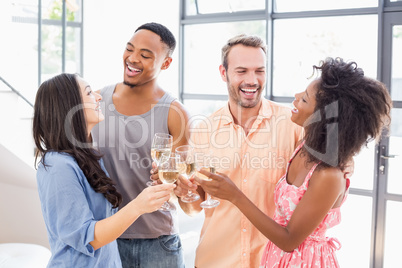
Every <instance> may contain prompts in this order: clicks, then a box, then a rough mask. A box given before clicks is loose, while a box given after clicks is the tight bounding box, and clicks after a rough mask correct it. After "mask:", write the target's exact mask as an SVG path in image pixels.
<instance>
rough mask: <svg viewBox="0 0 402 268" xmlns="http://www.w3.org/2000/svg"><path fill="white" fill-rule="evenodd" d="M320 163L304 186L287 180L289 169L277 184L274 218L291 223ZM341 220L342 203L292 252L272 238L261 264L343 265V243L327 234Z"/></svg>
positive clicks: (280, 267) (272, 267) (268, 266)
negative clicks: (337, 253)
mask: <svg viewBox="0 0 402 268" xmlns="http://www.w3.org/2000/svg"><path fill="white" fill-rule="evenodd" d="M303 144H304V142H303V143H302V144H300V145H299V146H298V147H297V148H296V150H295V152H294V153H293V155H292V157H291V159H290V160H289V163H288V167H287V172H288V170H289V164H290V162H291V161H292V159H293V158H294V156H295V155H296V153H297V152H298V151H299V150H300V148H301V147H302V146H303ZM317 165H318V164H316V165H314V166H313V167H312V168H311V170H310V172H309V173H308V174H307V176H306V178H305V179H304V182H303V184H302V185H301V186H300V187H296V186H294V185H290V184H288V183H287V181H286V177H287V176H286V175H287V172H286V174H285V175H284V176H283V177H282V178H281V179H280V181H279V182H278V184H277V185H276V188H275V194H274V199H275V205H276V210H275V214H274V220H275V221H276V222H277V223H279V224H281V225H282V226H286V225H287V224H288V222H289V220H290V217H291V216H292V214H293V211H294V210H295V208H296V206H297V204H298V203H299V201H300V200H301V198H302V197H303V195H304V193H305V192H306V190H307V187H308V183H309V181H310V178H311V175H312V174H313V172H314V170H315V168H316V167H317ZM349 183H350V181H349V179H347V182H346V187H347V190H348V188H349ZM347 192H348V191H346V194H345V197H344V199H343V201H342V204H343V202H345V199H346V196H347ZM340 221H341V212H340V207H338V208H334V209H331V210H330V211H329V212H328V214H327V216H325V218H324V219H323V221H322V222H321V223H320V225H319V226H318V227H317V228H316V229H315V230H314V232H313V233H312V234H310V235H309V236H308V237H307V238H306V240H304V241H303V243H301V244H300V245H299V247H298V248H296V249H295V250H293V251H292V252H285V251H283V250H281V249H280V248H279V247H277V246H276V245H275V244H274V243H272V242H271V241H268V243H267V245H266V247H265V250H264V253H263V256H262V260H261V265H260V268H262V267H265V268H284V267H292V268H296V267H297V268H299V267H300V268H307V267H315V268H316V267H326V268H330V267H331V268H332V267H339V264H338V261H337V259H336V256H335V250H338V249H340V247H341V245H340V243H339V241H338V240H337V239H336V238H328V237H326V236H325V232H326V230H327V229H329V228H331V227H333V226H335V225H338V224H339V223H340Z"/></svg>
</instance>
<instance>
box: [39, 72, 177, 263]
mask: <svg viewBox="0 0 402 268" xmlns="http://www.w3.org/2000/svg"><path fill="white" fill-rule="evenodd" d="M100 100H101V96H100V95H99V94H97V93H95V92H93V91H92V90H91V87H90V86H89V85H88V84H87V83H86V82H85V81H84V80H83V79H82V78H81V77H79V76H78V75H75V74H60V75H57V76H55V77H53V78H51V79H49V80H47V81H45V82H43V83H42V84H41V86H40V87H39V89H38V92H37V94H36V100H35V106H34V117H33V137H34V141H35V144H36V147H37V151H36V161H37V160H38V158H40V161H39V164H38V171H37V182H38V191H39V197H40V201H41V207H42V213H43V217H44V220H45V224H46V228H47V233H48V238H49V243H50V247H51V252H52V256H51V258H50V261H49V264H48V267H121V266H122V265H121V260H120V256H119V253H118V248H117V243H116V241H115V239H116V238H118V237H119V236H120V235H121V234H122V233H123V232H124V231H125V230H126V229H127V228H128V227H129V226H130V225H131V224H132V223H133V222H134V221H135V220H136V219H137V218H138V217H140V216H141V215H142V214H144V213H150V212H153V211H155V210H157V209H158V208H159V207H160V206H161V205H162V204H163V203H164V202H165V201H167V200H168V199H169V197H170V191H171V190H172V188H174V185H168V184H162V185H157V186H154V187H149V188H146V189H144V191H143V192H141V193H140V194H139V195H138V196H137V197H136V198H135V199H133V200H132V201H131V202H130V203H128V204H127V205H126V206H125V207H123V208H122V209H120V210H119V211H117V207H118V206H119V204H120V203H121V201H122V197H121V195H120V193H119V192H118V191H117V190H116V188H115V184H114V182H113V180H112V179H111V178H109V177H108V174H107V172H106V170H105V168H104V166H103V161H102V159H101V155H100V154H99V153H98V152H97V151H96V150H95V149H93V148H92V142H91V141H92V138H91V129H92V128H93V127H94V126H95V125H96V124H97V123H99V122H100V121H101V120H103V119H104V116H103V114H102V111H101V109H100V105H99V102H100ZM36 161H35V162H36Z"/></svg>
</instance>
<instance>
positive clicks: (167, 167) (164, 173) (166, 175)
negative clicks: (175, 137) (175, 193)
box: [158, 154, 179, 211]
mask: <svg viewBox="0 0 402 268" xmlns="http://www.w3.org/2000/svg"><path fill="white" fill-rule="evenodd" d="M177 159H178V158H177V157H176V155H175V154H171V155H170V157H169V158H168V159H167V160H166V161H164V162H162V163H160V165H159V171H158V175H159V179H160V180H161V181H162V182H163V183H175V182H176V180H177V178H178V177H179V171H178V170H177ZM175 209H176V208H175V206H174V205H172V204H170V203H169V202H167V201H166V202H165V203H163V205H162V206H161V207H160V209H159V210H163V211H171V210H175Z"/></svg>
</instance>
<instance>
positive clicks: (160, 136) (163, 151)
mask: <svg viewBox="0 0 402 268" xmlns="http://www.w3.org/2000/svg"><path fill="white" fill-rule="evenodd" d="M172 146H173V136H172V135H170V134H167V133H155V135H154V138H153V140H152V145H151V158H152V160H153V161H154V162H155V163H156V165H157V166H158V168H159V165H160V164H161V163H162V162H164V161H166V160H167V159H168V158H169V157H170V154H171V152H172ZM147 185H148V186H152V185H154V181H152V180H150V181H148V182H147Z"/></svg>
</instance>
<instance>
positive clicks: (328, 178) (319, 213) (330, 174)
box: [196, 168, 345, 251]
mask: <svg viewBox="0 0 402 268" xmlns="http://www.w3.org/2000/svg"><path fill="white" fill-rule="evenodd" d="M201 172H202V173H203V174H205V175H207V176H209V177H210V178H212V180H211V181H205V180H201V179H199V178H196V180H197V182H198V183H200V185H201V186H202V187H203V189H204V190H205V191H206V192H208V193H210V194H211V195H213V196H216V197H218V198H221V199H225V200H228V201H229V202H231V203H233V204H234V205H235V206H236V207H238V208H239V209H240V211H241V212H242V213H243V214H244V215H245V216H246V217H247V218H248V219H249V220H250V221H251V222H252V224H253V225H254V226H255V227H256V228H257V229H258V230H259V231H260V232H261V233H262V234H263V235H264V236H266V237H267V238H268V239H269V240H270V241H272V242H273V243H274V244H275V245H277V246H278V247H279V248H281V249H282V250H284V251H292V250H294V249H295V248H296V247H298V246H299V245H300V244H301V243H302V242H303V241H304V240H305V239H306V238H307V236H308V235H310V234H311V233H312V232H313V231H314V230H315V229H316V228H317V226H318V225H319V224H320V223H321V222H322V220H323V219H324V217H325V216H326V215H327V213H328V211H329V210H330V209H331V208H332V207H333V206H334V204H335V202H336V201H337V200H338V199H339V198H340V196H343V193H344V191H345V182H344V181H345V180H344V179H343V173H342V172H340V171H339V170H336V169H331V168H330V169H325V170H320V171H316V172H314V174H313V176H312V177H311V179H310V184H309V187H308V189H307V191H306V193H305V194H304V196H303V197H302V199H301V201H300V202H299V204H298V205H297V207H296V209H295V211H294V213H293V215H292V217H291V219H290V221H289V223H288V225H287V226H285V227H283V226H281V225H279V224H277V223H276V222H275V221H274V220H273V219H272V218H270V217H268V216H267V215H265V214H264V213H263V212H262V211H261V210H260V209H259V208H258V207H257V206H255V205H254V204H253V203H252V202H251V201H250V199H248V198H247V196H245V195H244V194H243V193H242V192H241V191H240V190H239V189H238V188H237V187H236V185H234V183H233V182H232V181H231V180H230V179H229V178H228V177H226V176H225V175H224V174H220V173H218V174H212V173H209V172H206V171H201Z"/></svg>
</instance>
